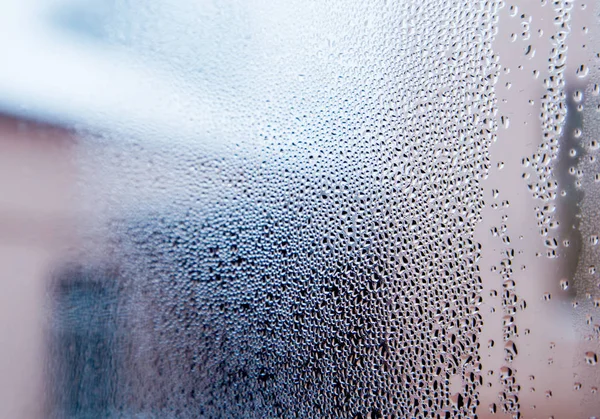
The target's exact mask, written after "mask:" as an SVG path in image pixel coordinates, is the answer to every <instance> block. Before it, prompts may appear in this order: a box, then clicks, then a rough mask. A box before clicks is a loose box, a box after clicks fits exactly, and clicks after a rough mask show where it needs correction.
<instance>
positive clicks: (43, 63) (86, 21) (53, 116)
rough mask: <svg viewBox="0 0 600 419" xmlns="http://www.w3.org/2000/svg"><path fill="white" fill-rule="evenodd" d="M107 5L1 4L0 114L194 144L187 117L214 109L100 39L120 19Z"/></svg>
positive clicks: (66, 0) (178, 81)
mask: <svg viewBox="0 0 600 419" xmlns="http://www.w3.org/2000/svg"><path fill="white" fill-rule="evenodd" d="M113 3H114V2H111V1H107V2H103V1H98V0H53V1H45V0H8V1H4V2H1V3H0V25H1V27H2V36H1V37H0V54H1V56H2V65H1V66H0V111H2V112H3V113H6V114H10V115H13V116H15V117H20V118H25V119H33V120H37V121H43V122H49V123H52V124H58V125H61V126H69V127H84V128H86V129H91V130H99V131H102V132H107V131H109V132H111V131H112V132H116V133H119V134H122V135H123V134H124V135H135V134H139V133H140V132H143V133H144V136H145V137H146V139H147V140H150V141H151V140H154V141H164V140H165V139H167V138H168V139H169V140H170V141H171V140H172V139H173V138H179V139H182V140H189V139H190V138H192V137H194V138H195V134H196V133H197V132H198V128H199V124H200V125H201V123H202V120H200V121H198V120H195V121H193V123H192V122H191V121H190V119H189V117H188V115H189V114H190V113H193V114H195V115H201V116H204V118H202V119H204V120H210V117H211V112H213V111H214V110H211V109H210V108H209V106H208V105H207V101H201V100H198V99H195V98H196V97H197V96H195V95H193V94H192V93H193V92H194V90H195V89H194V88H193V85H192V84H190V83H188V82H187V81H186V80H184V79H183V78H181V77H174V76H173V73H172V72H169V71H166V70H164V69H161V68H160V67H159V66H158V64H157V63H156V62H154V63H152V62H148V61H147V60H146V61H144V60H142V59H141V57H140V56H139V54H137V53H136V52H135V50H132V49H130V48H126V47H124V46H122V45H121V46H120V45H118V44H116V43H114V42H109V41H110V40H109V39H103V38H102V28H103V26H102V25H110V24H111V19H113V18H115V17H116V16H119V17H120V18H121V19H123V18H124V16H122V15H120V14H122V13H123V10H122V9H117V8H116V7H115V6H114V5H113ZM166 104H168V106H166ZM213 116H214V115H213Z"/></svg>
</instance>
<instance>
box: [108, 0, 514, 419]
mask: <svg viewBox="0 0 600 419" xmlns="http://www.w3.org/2000/svg"><path fill="white" fill-rule="evenodd" d="M359 3H360V2H359ZM339 7H340V5H338V6H337V7H336V8H333V9H332V10H330V12H335V11H337V12H340V9H339ZM497 7H498V4H497V2H495V1H481V2H475V3H473V2H470V1H456V2H448V1H442V0H427V1H423V2H382V3H381V5H380V6H378V7H376V8H373V6H367V5H364V6H363V5H360V4H354V5H345V6H344V9H345V11H344V14H345V13H348V15H349V16H351V17H352V19H350V20H349V21H346V20H344V22H337V23H329V24H331V25H334V24H335V25H338V26H334V27H333V29H335V30H333V29H331V28H330V29H331V36H332V38H331V39H329V40H325V39H321V38H320V34H321V32H319V31H317V32H316V34H317V35H316V36H315V37H314V38H312V37H310V36H308V35H307V38H306V39H305V41H306V42H309V43H310V42H313V43H318V45H321V44H322V45H323V47H322V49H319V48H321V47H318V48H317V47H316V46H315V47H314V48H315V49H318V53H317V56H318V58H319V62H318V65H317V63H316V62H311V65H314V66H315V71H314V72H312V73H311V72H310V71H302V72H301V73H300V72H298V74H296V75H295V76H294V77H293V78H290V80H289V81H288V80H285V81H283V82H282V81H280V80H278V79H277V77H276V76H277V75H274V74H272V73H269V71H268V70H265V73H264V80H262V81H261V83H263V84H264V85H265V86H266V89H265V91H264V92H265V93H264V94H257V95H256V97H254V98H253V99H252V100H253V101H254V102H253V103H254V104H253V106H252V107H249V108H247V109H246V110H245V112H246V113H247V117H246V118H242V119H240V120H239V121H238V122H239V123H240V124H248V125H247V127H248V131H247V132H246V133H236V135H235V140H234V141H232V146H231V147H232V148H231V153H230V154H228V155H227V156H226V157H211V156H209V157H204V158H198V159H191V160H188V161H186V162H185V164H187V165H189V169H190V170H189V171H187V172H186V173H188V175H187V176H188V177H186V178H185V179H183V180H182V181H184V182H189V183H191V184H193V185H194V186H193V187H190V190H192V191H195V193H196V192H197V193H198V196H196V197H194V198H195V199H191V200H187V201H185V204H181V205H174V206H173V208H174V209H172V210H170V211H169V212H168V213H158V212H157V213H151V214H147V215H145V217H148V218H149V219H150V220H151V222H150V221H144V219H140V218H141V217H140V216H139V214H137V215H136V217H135V218H136V219H135V220H131V219H128V220H123V221H122V223H121V224H120V225H119V226H118V227H116V230H117V231H119V232H120V236H119V239H118V246H119V248H121V249H123V254H124V255H126V257H124V258H123V260H122V261H121V262H120V264H121V269H122V276H123V277H124V278H127V281H126V282H125V283H124V285H123V286H124V287H125V288H127V289H128V292H126V293H124V294H123V295H127V297H123V299H124V300H123V303H122V307H123V309H122V310H123V315H122V320H121V321H122V322H123V324H124V325H125V326H124V329H128V330H132V329H133V330H137V331H139V332H138V333H136V334H135V336H129V337H126V336H124V337H123V342H125V343H124V345H125V346H126V350H124V351H123V354H124V355H123V358H122V360H121V362H122V365H123V366H122V368H121V371H122V374H123V378H122V381H121V384H120V385H121V387H122V388H121V390H120V391H119V392H118V394H119V396H118V397H119V403H118V409H121V410H125V409H126V407H127V406H129V408H131V409H132V410H133V411H147V412H151V413H153V414H159V415H169V416H172V417H211V418H217V417H245V418H265V417H298V418H307V417H314V418H368V417H370V418H377V417H385V418H407V417H414V418H448V417H456V418H466V417H473V415H475V411H476V408H477V406H478V404H479V400H478V395H477V389H478V387H479V386H480V385H481V383H482V376H481V360H480V358H479V355H478V349H479V345H480V343H479V341H478V333H479V332H480V330H481V327H482V321H481V316H480V314H479V313H478V311H479V306H480V304H481V297H480V295H479V294H480V291H481V278H480V274H479V271H478V267H477V261H478V258H479V255H480V245H479V244H478V243H476V242H475V241H474V239H473V232H474V228H475V225H476V224H477V223H478V222H479V220H480V218H481V210H482V208H483V206H484V202H483V194H482V191H481V186H480V181H481V179H482V178H484V177H485V176H486V175H487V171H488V166H489V158H488V147H489V145H490V144H491V143H492V142H493V141H494V139H495V135H496V134H495V133H496V130H497V125H496V124H497V123H496V121H495V96H494V90H493V87H494V83H495V81H496V77H497V72H498V68H497V64H496V57H495V56H494V54H493V52H492V49H491V41H492V39H493V37H494V34H495V16H496V9H497ZM363 16H366V17H365V18H363ZM336 32H338V33H336ZM334 35H336V36H337V38H335V37H334ZM311 45H313V46H314V45H317V44H311ZM346 48H349V49H353V50H348V55H347V56H346V55H344V54H345V52H346ZM383 57H385V59H382V58H383ZM290 59H291V58H290ZM256 65H257V66H259V68H260V63H257V64H256ZM286 71H287V72H289V69H288V70H286ZM286 74H287V73H286ZM254 110H260V112H258V111H256V114H253V113H252V112H253V111H254ZM154 158H155V159H156V158H157V157H154ZM190 201H191V202H190ZM507 327H508V326H507ZM128 339H129V340H128ZM507 345H508V346H507V347H506V348H507V354H508V355H507V356H509V355H511V354H516V349H515V347H514V345H512V346H511V345H510V344H508V343H507ZM511 356H513V355H511ZM507 374H508V373H507ZM508 376H510V374H508Z"/></svg>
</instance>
